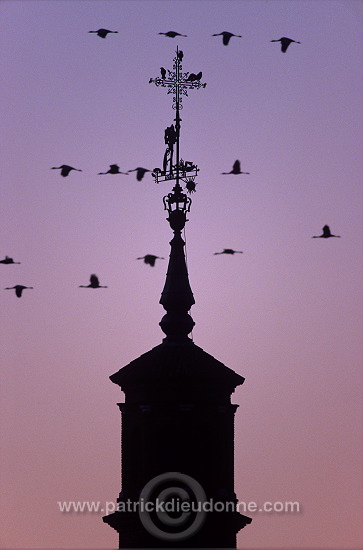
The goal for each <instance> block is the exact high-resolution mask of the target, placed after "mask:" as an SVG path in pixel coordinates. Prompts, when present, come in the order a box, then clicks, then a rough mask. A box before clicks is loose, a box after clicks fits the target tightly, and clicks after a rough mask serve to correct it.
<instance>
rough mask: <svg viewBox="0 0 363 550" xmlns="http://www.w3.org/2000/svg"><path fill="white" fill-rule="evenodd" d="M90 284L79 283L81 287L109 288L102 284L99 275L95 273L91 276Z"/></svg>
mask: <svg viewBox="0 0 363 550" xmlns="http://www.w3.org/2000/svg"><path fill="white" fill-rule="evenodd" d="M89 280H90V284H89V285H79V288H108V287H107V286H101V285H100V281H99V280H98V277H97V275H95V274H94V273H93V274H92V275H91V276H90V278H89Z"/></svg>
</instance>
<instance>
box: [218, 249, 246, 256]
mask: <svg viewBox="0 0 363 550" xmlns="http://www.w3.org/2000/svg"><path fill="white" fill-rule="evenodd" d="M216 254H243V252H242V251H241V250H232V248H224V249H223V250H222V252H214V256H215V255H216Z"/></svg>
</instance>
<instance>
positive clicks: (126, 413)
mask: <svg viewBox="0 0 363 550" xmlns="http://www.w3.org/2000/svg"><path fill="white" fill-rule="evenodd" d="M182 60H183V55H181V52H179V50H178V49H177V51H176V57H175V58H174V65H173V70H171V71H170V70H169V71H167V72H168V75H166V72H165V74H163V75H162V78H160V77H157V78H155V79H150V82H154V83H155V84H156V85H157V86H162V87H167V88H168V93H173V108H174V110H175V111H176V116H175V119H174V122H175V125H174V124H172V125H171V126H169V127H168V128H167V129H166V130H165V134H164V139H165V144H166V146H167V148H166V151H165V155H164V159H163V167H162V168H155V169H154V170H153V176H154V179H155V182H156V183H162V182H169V181H174V182H175V185H174V187H173V188H172V191H171V192H170V193H168V194H167V195H165V196H164V199H163V202H164V208H165V210H166V211H167V213H168V217H167V220H168V222H169V224H170V227H171V229H172V231H173V232H174V236H173V238H172V240H171V242H170V247H171V249H170V257H169V263H168V269H167V274H166V280H165V285H164V288H163V290H162V293H161V298H160V304H161V305H162V306H163V308H164V309H165V311H166V313H165V314H164V316H163V318H162V319H161V321H160V327H161V329H162V330H163V332H164V334H165V338H164V339H163V341H162V343H161V344H159V345H158V346H156V347H154V348H152V349H151V350H149V351H148V352H146V353H144V354H142V355H141V356H140V357H138V358H137V359H134V360H133V361H131V363H129V364H128V365H126V366H125V367H123V368H121V369H120V370H119V371H118V372H116V373H115V374H113V375H112V376H110V379H111V381H112V382H114V383H115V384H117V385H118V386H120V388H121V390H122V391H123V392H124V393H125V402H124V403H119V404H118V405H119V408H120V411H121V414H122V464H121V471H122V490H121V492H120V494H119V497H118V499H117V504H116V505H115V511H114V512H113V513H111V514H109V515H107V516H105V517H104V518H103V521H104V522H105V523H107V524H108V525H110V526H111V527H113V528H114V529H115V530H116V531H117V532H118V534H119V548H120V549H121V548H235V547H236V534H237V532H238V531H239V530H240V529H242V528H243V527H245V526H246V525H247V524H249V523H251V521H252V520H251V518H248V517H246V516H243V515H242V514H240V513H239V512H238V511H237V497H236V494H235V492H234V414H235V411H236V409H237V405H233V404H232V403H231V400H230V398H231V394H232V393H233V392H234V390H235V388H236V386H238V385H240V384H243V382H244V378H243V377H242V376H240V375H239V374H237V373H236V372H234V371H233V370H232V369H230V368H228V367H226V366H225V365H223V363H221V362H220V361H218V360H217V359H215V358H214V357H212V356H211V355H209V354H208V353H206V352H205V351H204V350H203V349H202V348H200V347H198V346H197V345H196V344H194V342H193V341H192V339H191V338H190V337H189V334H190V333H191V331H192V329H193V326H194V321H193V319H192V317H191V315H190V313H189V311H190V308H191V306H192V305H193V304H194V296H193V292H192V290H191V286H190V283H189V275H188V269H187V265H186V260H185V254H184V246H185V243H184V241H183V239H182V235H181V233H182V231H183V229H184V227H185V223H186V222H187V213H188V212H189V211H190V206H191V202H192V201H191V199H190V197H188V196H187V195H186V193H185V192H184V190H183V185H185V188H186V190H188V189H189V188H190V186H191V184H193V185H194V189H195V181H194V180H195V178H196V176H197V173H198V167H197V166H196V165H195V164H194V163H193V162H190V161H184V160H183V159H181V158H180V122H181V118H180V110H181V109H182V97H181V96H182V95H188V91H189V90H191V89H198V88H201V87H205V84H202V83H201V82H200V80H193V79H192V80H188V77H189V73H187V72H183V70H182V64H181V63H182ZM174 154H175V159H174ZM188 186H189V187H188ZM211 502H212V503H218V504H219V505H220V504H221V503H222V505H223V506H224V507H223V509H222V510H221V509H220V508H219V509H218V510H217V509H214V508H212V509H211V510H210V511H208V512H206V511H205V510H204V508H203V506H205V505H206V504H208V503H211ZM166 504H168V505H169V508H168V510H165V508H163V505H164V506H165V505H166ZM181 504H184V505H187V506H188V505H189V511H188V512H185V508H184V509H183V510H182V511H181V509H180V505H181ZM170 505H171V506H172V508H171V509H170ZM158 506H159V508H158ZM178 506H179V509H178ZM160 507H161V508H160ZM193 507H194V508H193Z"/></svg>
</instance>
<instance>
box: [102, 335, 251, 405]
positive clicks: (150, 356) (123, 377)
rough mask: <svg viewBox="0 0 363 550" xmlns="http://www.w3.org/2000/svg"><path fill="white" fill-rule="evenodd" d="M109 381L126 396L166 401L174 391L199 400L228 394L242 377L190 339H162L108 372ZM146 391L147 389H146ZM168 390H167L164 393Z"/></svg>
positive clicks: (172, 397)
mask: <svg viewBox="0 0 363 550" xmlns="http://www.w3.org/2000/svg"><path fill="white" fill-rule="evenodd" d="M110 379H111V381H112V382H114V383H115V384H117V385H118V386H120V387H121V389H122V390H123V391H124V392H127V395H126V399H128V398H129V397H130V396H131V400H133V396H134V397H135V399H138V398H140V397H143V396H145V397H146V396H147V397H148V398H152V397H153V396H155V397H157V398H158V400H159V399H160V394H163V399H164V400H165V401H168V400H174V398H175V396H176V394H178V395H180V396H184V397H185V400H186V401H187V400H188V398H193V397H194V396H195V397H198V400H199V401H203V400H206V401H208V400H209V398H211V397H213V398H215V397H216V395H220V396H221V399H223V397H226V398H227V397H228V398H229V396H230V394H231V393H232V392H233V391H234V389H235V388H236V386H239V385H241V384H243V382H244V380H245V379H244V378H243V376H240V375H239V374H237V373H236V372H234V371H233V370H232V369H230V368H228V367H226V365H224V364H223V363H221V362H220V361H218V360H217V359H215V358H214V357H212V355H210V354H209V353H207V352H205V351H204V350H203V349H202V348H200V347H199V346H197V345H195V344H193V343H185V344H182V343H179V344H172V343H168V342H163V343H162V344H160V345H158V346H156V347H154V348H153V349H151V350H150V351H147V352H146V353H143V354H142V355H141V356H140V357H138V358H137V359H134V360H133V361H131V363H129V364H128V365H126V366H125V367H123V368H121V369H120V370H119V371H118V372H116V373H115V374H113V375H112V376H110ZM146 392H147V393H146ZM166 392H167V393H166Z"/></svg>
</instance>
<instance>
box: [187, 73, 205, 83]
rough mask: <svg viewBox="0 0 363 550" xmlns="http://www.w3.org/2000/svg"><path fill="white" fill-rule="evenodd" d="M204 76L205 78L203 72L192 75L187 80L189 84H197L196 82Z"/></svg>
mask: <svg viewBox="0 0 363 550" xmlns="http://www.w3.org/2000/svg"><path fill="white" fill-rule="evenodd" d="M202 76H203V74H202V72H200V73H198V74H195V73H190V75H189V76H188V78H187V82H195V81H196V80H200V79H201V78H202Z"/></svg>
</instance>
